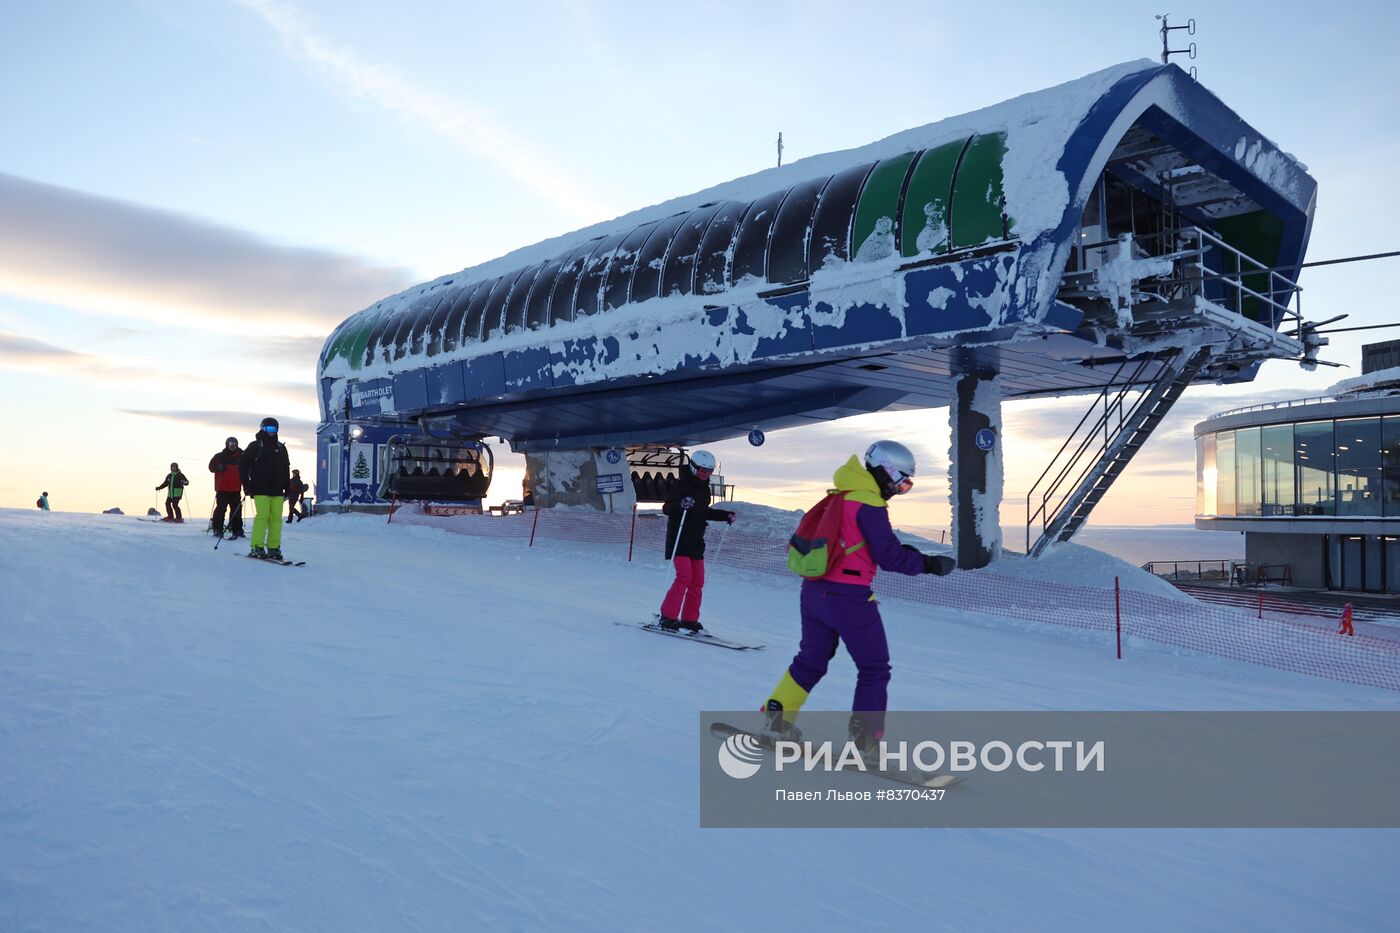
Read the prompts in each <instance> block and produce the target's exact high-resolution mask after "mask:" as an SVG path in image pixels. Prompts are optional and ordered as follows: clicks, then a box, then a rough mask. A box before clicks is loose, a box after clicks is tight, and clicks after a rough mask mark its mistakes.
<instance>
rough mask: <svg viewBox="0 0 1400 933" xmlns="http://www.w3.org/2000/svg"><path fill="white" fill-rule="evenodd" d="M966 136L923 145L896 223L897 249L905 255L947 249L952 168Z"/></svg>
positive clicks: (965, 142)
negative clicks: (949, 141)
mask: <svg viewBox="0 0 1400 933" xmlns="http://www.w3.org/2000/svg"><path fill="white" fill-rule="evenodd" d="M967 142H968V141H967V140H966V139H960V140H958V141H957V142H952V143H945V144H944V145H942V146H939V147H937V148H936V149H925V150H924V152H923V154H921V155H920V156H919V162H918V164H917V165H915V166H914V174H913V175H912V176H910V178H909V185H908V187H907V189H906V191H905V194H904V216H903V217H901V218H900V224H899V251H900V252H901V253H903V254H904V255H905V256H918V255H921V254H925V255H926V254H929V253H946V252H948V204H949V201H951V199H952V194H953V172H954V171H955V170H956V169H957V167H958V158H959V157H960V156H961V155H962V151H963V148H964V147H965V146H966V145H967Z"/></svg>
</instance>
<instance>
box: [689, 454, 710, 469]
mask: <svg viewBox="0 0 1400 933" xmlns="http://www.w3.org/2000/svg"><path fill="white" fill-rule="evenodd" d="M690 467H691V469H693V470H713V469H714V468H715V455H714V454H712V453H710V452H709V451H708V450H696V451H693V452H692V453H691V455H690Z"/></svg>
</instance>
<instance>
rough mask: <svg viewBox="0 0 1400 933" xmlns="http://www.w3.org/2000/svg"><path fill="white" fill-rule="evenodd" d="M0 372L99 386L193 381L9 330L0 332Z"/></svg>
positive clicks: (190, 377)
mask: <svg viewBox="0 0 1400 933" xmlns="http://www.w3.org/2000/svg"><path fill="white" fill-rule="evenodd" d="M0 369H12V370H20V371H24V372H37V373H43V374H45V375H55V374H59V373H63V374H67V375H71V376H76V377H78V378H81V379H90V380H93V381H96V382H101V383H112V382H170V381H172V380H179V379H193V378H195V377H193V376H189V375H181V374H178V373H174V372H171V371H169V370H162V369H155V368H151V367H145V366H133V365H131V364H128V363H120V362H114V361H113V360H112V359H111V358H110V357H105V356H98V355H97V354H94V353H83V352H81V351H79V350H69V349H67V348H66V347H60V346H58V345H57V344H52V343H46V342H44V341H42V340H35V339H34V338H32V337H25V336H22V335H20V334H15V333H11V332H9V331H0Z"/></svg>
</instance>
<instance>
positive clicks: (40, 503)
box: [34, 492, 49, 512]
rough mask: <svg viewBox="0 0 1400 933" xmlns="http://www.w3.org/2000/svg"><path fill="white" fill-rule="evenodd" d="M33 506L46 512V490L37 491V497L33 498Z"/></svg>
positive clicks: (47, 502) (47, 507)
mask: <svg viewBox="0 0 1400 933" xmlns="http://www.w3.org/2000/svg"><path fill="white" fill-rule="evenodd" d="M34 507H35V508H37V509H42V510H43V511H45V512H47V511H48V510H49V494H48V493H46V492H41V493H39V498H37V499H35V500H34Z"/></svg>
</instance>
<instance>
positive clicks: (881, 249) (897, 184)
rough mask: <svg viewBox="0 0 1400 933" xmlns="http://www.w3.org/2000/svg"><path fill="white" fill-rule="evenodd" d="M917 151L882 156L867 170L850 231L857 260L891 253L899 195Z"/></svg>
mask: <svg viewBox="0 0 1400 933" xmlns="http://www.w3.org/2000/svg"><path fill="white" fill-rule="evenodd" d="M916 155H918V153H917V152H907V153H905V154H904V155H902V156H895V157H894V158H892V159H884V160H883V161H881V162H880V163H879V164H878V165H876V166H875V168H874V169H872V170H871V172H870V177H868V178H867V179H865V187H864V188H862V189H861V192H860V201H859V202H858V203H857V205H856V221H855V225H854V227H853V228H852V233H851V256H852V258H854V259H855V260H856V261H857V262H870V261H873V260H876V259H884V258H885V257H886V256H893V255H894V252H895V237H896V236H897V235H898V223H897V221H898V218H899V196H900V194H901V193H903V191H904V180H905V179H906V178H907V177H908V176H909V166H910V165H912V164H913V163H914V156H916Z"/></svg>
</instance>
